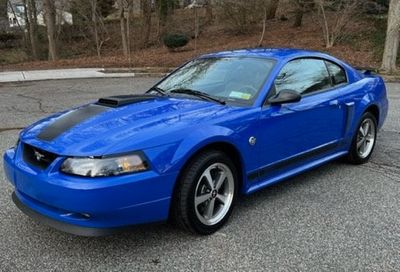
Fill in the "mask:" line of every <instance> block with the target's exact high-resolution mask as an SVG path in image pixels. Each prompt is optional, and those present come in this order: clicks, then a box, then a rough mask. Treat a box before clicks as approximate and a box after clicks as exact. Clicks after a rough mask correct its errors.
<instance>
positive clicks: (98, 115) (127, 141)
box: [20, 97, 237, 156]
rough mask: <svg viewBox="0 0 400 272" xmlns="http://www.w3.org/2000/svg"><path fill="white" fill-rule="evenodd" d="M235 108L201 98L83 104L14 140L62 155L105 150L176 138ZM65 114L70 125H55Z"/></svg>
mask: <svg viewBox="0 0 400 272" xmlns="http://www.w3.org/2000/svg"><path fill="white" fill-rule="evenodd" d="M88 107H97V108H96V110H95V112H94V114H88V115H87V116H84V117H83V118H81V115H79V114H78V115H79V116H73V115H74V114H75V115H76V112H77V111H86V110H87V109H88ZM99 107H101V109H100V110H99ZM235 108H236V107H230V106H223V105H219V104H215V103H211V102H207V101H202V100H194V99H185V98H181V99H180V98H163V97H160V98H156V99H152V100H149V101H141V102H139V103H134V104H130V105H125V106H121V107H115V108H113V107H107V106H100V105H97V104H89V105H85V106H82V107H79V108H76V109H73V110H69V111H66V112H62V113H58V114H55V115H52V116H50V117H48V118H46V119H43V120H41V121H39V122H37V123H35V124H33V125H31V126H30V127H28V128H26V129H25V130H24V131H23V132H22V133H21V135H20V139H21V141H22V142H24V143H27V144H30V145H33V146H35V147H37V148H41V149H43V150H46V151H49V152H53V153H56V154H59V155H64V156H102V155H109V154H111V153H118V152H129V151H135V150H140V149H145V148H148V147H154V146H157V145H162V144H168V143H171V142H176V141H179V140H181V139H180V137H182V138H183V137H184V136H185V135H184V134H185V133H186V132H187V131H190V128H191V127H198V125H199V124H200V123H204V122H210V121H214V122H215V120H216V117H218V116H221V115H224V116H226V114H227V113H229V112H230V111H234V110H235ZM236 110H237V108H236ZM68 116H69V119H71V120H70V121H72V124H71V123H70V124H68V125H66V124H61V127H62V128H60V126H59V123H62V122H63V120H64V119H66V117H68ZM81 119H82V120H81ZM64 123H65V122H64ZM53 127H56V129H58V131H57V133H56V134H54V133H53V134H52V135H51V137H43V134H44V132H46V134H47V135H45V136H49V135H48V134H49V133H47V132H48V130H50V132H51V129H52V128H53ZM192 131H193V130H192ZM53 132H54V131H53ZM50 134H51V133H50ZM171 134H173V135H174V136H173V137H171ZM168 135H170V136H169V137H168ZM177 135H179V136H177ZM116 146H118V148H115V147H116ZM127 148H129V149H130V150H126V149H127ZM124 149H125V150H124Z"/></svg>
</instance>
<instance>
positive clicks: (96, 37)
mask: <svg viewBox="0 0 400 272" xmlns="http://www.w3.org/2000/svg"><path fill="white" fill-rule="evenodd" d="M90 4H91V13H92V26H93V40H94V43H95V45H96V52H97V57H98V58H101V45H100V39H99V29H98V25H97V0H91V1H90Z"/></svg>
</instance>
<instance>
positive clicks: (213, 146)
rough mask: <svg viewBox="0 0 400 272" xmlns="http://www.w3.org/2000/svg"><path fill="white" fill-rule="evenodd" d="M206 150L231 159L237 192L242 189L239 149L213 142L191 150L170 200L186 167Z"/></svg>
mask: <svg viewBox="0 0 400 272" xmlns="http://www.w3.org/2000/svg"><path fill="white" fill-rule="evenodd" d="M208 150H217V151H221V152H223V153H225V154H227V155H228V156H229V158H230V159H232V162H233V163H234V164H235V166H236V170H237V171H238V177H239V181H238V182H239V188H238V192H239V193H240V192H241V189H242V187H243V186H244V183H245V173H246V171H245V167H244V161H243V157H242V156H241V154H240V151H239V149H238V148H237V147H236V146H235V145H234V144H232V143H230V142H227V141H215V142H211V143H207V144H204V145H203V146H201V147H199V148H197V149H196V150H193V151H192V152H191V153H190V155H189V156H188V158H187V159H186V161H185V162H184V163H183V165H182V167H181V168H180V170H179V174H178V176H177V178H176V181H175V185H174V188H173V192H172V198H171V199H174V198H175V195H176V191H177V188H178V186H179V180H180V179H181V175H182V174H183V172H184V171H185V169H186V168H187V167H188V165H189V164H190V163H191V162H192V161H193V160H194V159H195V158H196V157H197V156H198V155H199V154H201V153H203V152H205V151H208ZM173 208H174V207H173V205H171V206H170V211H169V215H170V216H171V214H172V213H171V210H172V209H173Z"/></svg>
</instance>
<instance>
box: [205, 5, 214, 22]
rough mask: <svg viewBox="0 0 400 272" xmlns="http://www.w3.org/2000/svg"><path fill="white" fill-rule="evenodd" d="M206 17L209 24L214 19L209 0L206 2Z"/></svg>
mask: <svg viewBox="0 0 400 272" xmlns="http://www.w3.org/2000/svg"><path fill="white" fill-rule="evenodd" d="M206 18H207V23H208V24H210V23H212V21H213V20H214V14H213V8H212V2H211V0H207V2H206Z"/></svg>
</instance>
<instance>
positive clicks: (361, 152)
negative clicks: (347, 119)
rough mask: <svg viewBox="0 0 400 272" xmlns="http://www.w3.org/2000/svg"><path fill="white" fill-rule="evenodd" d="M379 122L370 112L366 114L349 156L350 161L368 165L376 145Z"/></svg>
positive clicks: (354, 138)
mask: <svg viewBox="0 0 400 272" xmlns="http://www.w3.org/2000/svg"><path fill="white" fill-rule="evenodd" d="M376 135H377V122H376V118H375V116H374V115H373V114H371V113H370V112H366V113H364V115H363V116H362V118H361V122H360V124H359V125H358V128H357V131H356V133H355V135H354V137H353V142H352V144H351V148H350V151H349V155H348V160H349V162H351V163H354V164H362V163H366V162H367V161H368V160H369V158H370V157H371V155H372V152H373V150H374V147H375V143H376Z"/></svg>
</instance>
